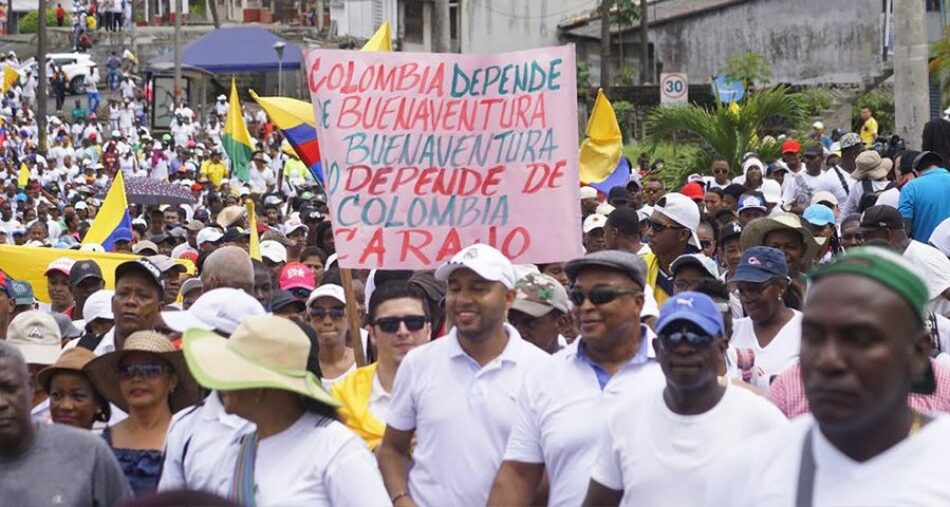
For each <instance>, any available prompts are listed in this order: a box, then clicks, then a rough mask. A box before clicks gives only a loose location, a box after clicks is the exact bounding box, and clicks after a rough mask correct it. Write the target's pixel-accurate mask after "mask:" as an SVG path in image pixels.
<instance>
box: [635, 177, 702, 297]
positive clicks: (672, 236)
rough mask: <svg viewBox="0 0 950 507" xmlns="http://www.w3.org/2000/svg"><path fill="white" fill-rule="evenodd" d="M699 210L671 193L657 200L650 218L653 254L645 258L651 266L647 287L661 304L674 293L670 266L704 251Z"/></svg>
mask: <svg viewBox="0 0 950 507" xmlns="http://www.w3.org/2000/svg"><path fill="white" fill-rule="evenodd" d="M699 219H700V214H699V207H698V206H697V205H696V203H695V202H693V201H692V199H690V198H689V197H686V196H685V195H683V194H680V193H675V192H674V193H669V194H666V195H664V196H663V197H662V198H660V200H658V201H657V203H656V206H654V207H653V215H651V216H650V229H651V230H652V233H651V234H650V253H648V254H646V255H644V256H643V260H644V262H646V265H647V271H646V284H647V285H649V286H650V287H651V288H652V289H653V297H654V298H655V299H656V302H657V304H658V305H662V304H663V303H664V302H666V300H667V298H669V297H670V295H672V294H673V274H672V272H671V271H670V264H671V263H672V262H673V260H675V259H676V258H677V257H679V256H681V255H684V254H688V253H695V252H698V251H700V244H699V238H698V237H697V236H696V229H697V228H698V227H699Z"/></svg>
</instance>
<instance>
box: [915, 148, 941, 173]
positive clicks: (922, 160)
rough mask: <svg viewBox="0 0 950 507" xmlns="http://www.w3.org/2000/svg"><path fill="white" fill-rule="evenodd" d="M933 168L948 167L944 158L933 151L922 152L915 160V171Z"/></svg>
mask: <svg viewBox="0 0 950 507" xmlns="http://www.w3.org/2000/svg"><path fill="white" fill-rule="evenodd" d="M931 166H937V167H946V164H945V163H944V160H943V157H941V156H940V155H939V154H937V153H934V152H932V151H924V152H921V153H920V155H917V157H916V158H914V170H916V171H919V170H921V169H926V168H928V167H931Z"/></svg>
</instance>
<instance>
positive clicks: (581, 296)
mask: <svg viewBox="0 0 950 507" xmlns="http://www.w3.org/2000/svg"><path fill="white" fill-rule="evenodd" d="M639 293H640V291H635V290H619V289H611V288H608V287H594V288H593V289H591V290H590V291H589V292H587V293H586V294H585V293H584V291H582V290H580V289H571V293H570V294H569V296H570V298H571V302H573V303H574V305H575V306H581V305H582V304H584V301H586V300H588V299H589V300H590V302H591V304H594V305H605V304H607V303H609V302H611V301H613V300H615V299H617V298H619V297H620V296H633V295H636V294H639Z"/></svg>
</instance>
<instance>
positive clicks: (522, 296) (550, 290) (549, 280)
mask: <svg viewBox="0 0 950 507" xmlns="http://www.w3.org/2000/svg"><path fill="white" fill-rule="evenodd" d="M515 291H517V293H518V295H517V298H516V299H515V304H514V305H513V306H512V307H511V308H512V309H513V310H517V311H519V312H522V313H526V314H528V315H530V316H532V317H541V316H544V315H547V314H548V313H549V312H550V311H551V310H557V311H559V312H561V313H567V312H569V311H570V310H571V304H570V302H569V301H568V299H567V290H565V289H564V286H563V285H561V284H560V283H559V282H558V281H557V280H555V279H554V278H553V277H550V276H548V275H544V274H541V273H529V274H527V275H525V276H524V277H522V278H521V279H519V280H518V283H516V284H515Z"/></svg>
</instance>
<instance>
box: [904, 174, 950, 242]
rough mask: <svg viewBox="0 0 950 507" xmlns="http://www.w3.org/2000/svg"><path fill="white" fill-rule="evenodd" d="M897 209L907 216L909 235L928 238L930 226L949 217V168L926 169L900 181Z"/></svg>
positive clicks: (936, 224)
mask: <svg viewBox="0 0 950 507" xmlns="http://www.w3.org/2000/svg"><path fill="white" fill-rule="evenodd" d="M897 209H898V210H899V211H900V212H901V215H902V216H904V217H905V218H909V219H911V230H910V237H911V238H913V239H916V240H917V241H920V242H921V243H927V242H928V241H930V235H931V234H933V231H934V229H936V228H937V226H938V225H940V222H943V221H944V220H946V219H947V218H948V217H950V171H947V170H946V169H944V168H942V167H938V168H934V169H928V170H927V171H925V172H924V173H923V174H921V175H920V176H918V177H917V178H915V179H913V180H911V181H910V182H909V183H907V184H906V185H904V188H902V189H901V197H900V201H899V204H898V208H897Z"/></svg>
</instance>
